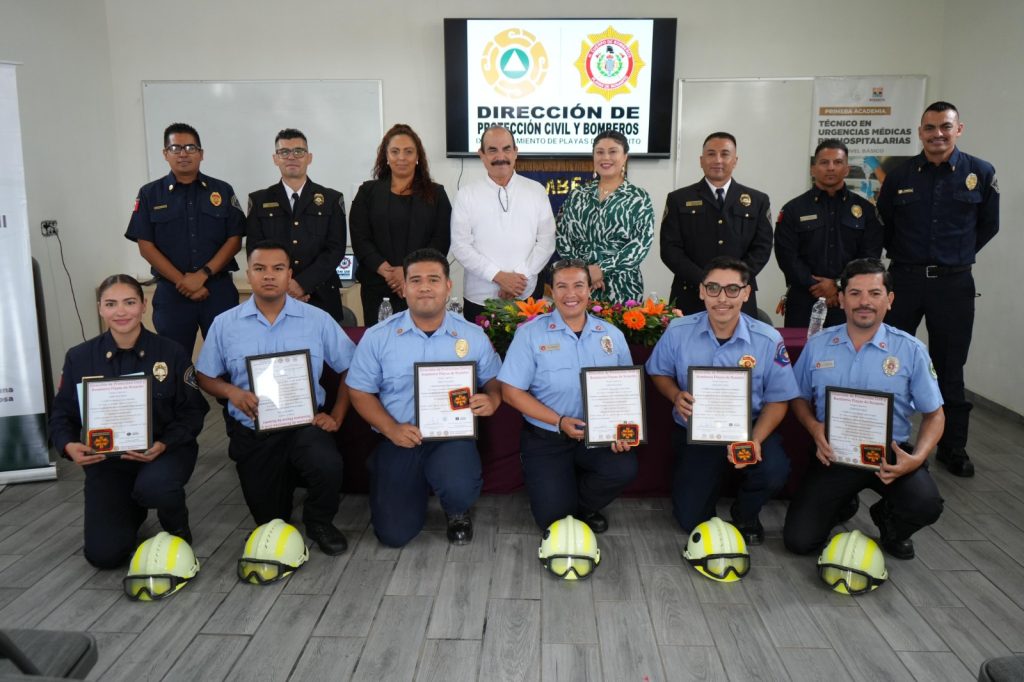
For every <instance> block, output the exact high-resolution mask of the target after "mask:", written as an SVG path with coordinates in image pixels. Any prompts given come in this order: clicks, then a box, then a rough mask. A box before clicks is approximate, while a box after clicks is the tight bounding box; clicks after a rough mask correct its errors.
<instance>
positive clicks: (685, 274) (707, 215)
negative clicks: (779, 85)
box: [661, 132, 772, 317]
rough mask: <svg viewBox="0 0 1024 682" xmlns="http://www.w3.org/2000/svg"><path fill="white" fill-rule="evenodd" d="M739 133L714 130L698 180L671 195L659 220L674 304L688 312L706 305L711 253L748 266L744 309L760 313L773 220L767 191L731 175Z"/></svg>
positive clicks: (663, 256) (663, 252)
mask: <svg viewBox="0 0 1024 682" xmlns="http://www.w3.org/2000/svg"><path fill="white" fill-rule="evenodd" d="M737 161H739V157H738V156H736V138H735V137H733V136H732V135H731V134H730V133H722V132H718V133H711V134H710V135H708V136H707V138H706V139H705V140H704V146H703V149H702V151H701V156H700V167H701V169H703V171H704V177H703V178H702V179H701V180H700V181H699V182H697V183H696V184H693V185H690V186H688V187H683V188H682V189H677V190H676V191H674V192H672V193H670V194H669V195H668V199H667V200H666V202H665V214H664V216H663V217H662V219H661V260H662V261H664V263H665V265H667V266H668V269H669V270H671V271H672V274H673V278H672V294H671V296H670V298H672V299H674V300H675V302H676V307H678V308H679V309H681V310H682V311H683V312H684V313H686V314H687V315H690V314H692V313H699V312H703V311H704V310H705V308H704V302H703V301H702V300H701V298H700V284H701V281H702V278H703V277H704V270H705V268H706V267H707V264H708V263H709V262H710V261H711V259H712V258H715V257H716V256H730V257H732V258H738V259H739V260H741V261H743V262H744V263H746V265H747V268H749V270H750V276H751V279H750V297H749V298H748V299H747V301H746V303H744V304H743V312H745V313H746V314H748V315H750V316H752V317H757V297H756V296H755V294H754V292H755V290H756V289H757V283H756V281H755V280H754V276H755V275H756V274H757V273H759V272H761V270H762V268H764V266H765V264H767V263H768V259H770V258H771V257H772V222H771V208H770V207H769V206H768V195H767V194H765V193H764V192H758V191H757V190H756V189H751V188H750V187H744V186H743V185H741V184H739V183H738V182H734V181H733V179H732V172H733V170H735V168H736V162H737Z"/></svg>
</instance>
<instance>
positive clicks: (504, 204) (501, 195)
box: [498, 187, 509, 213]
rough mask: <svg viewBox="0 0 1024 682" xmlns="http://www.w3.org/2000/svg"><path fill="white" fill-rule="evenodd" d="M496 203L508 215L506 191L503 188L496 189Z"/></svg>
mask: <svg viewBox="0 0 1024 682" xmlns="http://www.w3.org/2000/svg"><path fill="white" fill-rule="evenodd" d="M498 203H499V204H501V210H502V211H504V212H505V213H508V206H509V203H508V190H507V189H505V188H504V187H498Z"/></svg>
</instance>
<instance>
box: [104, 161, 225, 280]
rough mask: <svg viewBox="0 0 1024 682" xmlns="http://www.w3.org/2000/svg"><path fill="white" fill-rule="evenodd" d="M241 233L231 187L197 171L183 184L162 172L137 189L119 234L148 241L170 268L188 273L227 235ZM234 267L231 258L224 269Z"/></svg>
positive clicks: (154, 270) (215, 249) (169, 174)
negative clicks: (130, 213)
mask: <svg viewBox="0 0 1024 682" xmlns="http://www.w3.org/2000/svg"><path fill="white" fill-rule="evenodd" d="M244 234H245V214H243V213H242V208H241V206H239V204H238V198H237V197H235V190H233V189H231V185H229V184H228V183H226V182H224V181H223V180H218V179H217V178H211V177H210V176H208V175H203V174H202V173H200V174H199V175H198V176H196V179H195V180H194V181H192V182H190V183H189V184H187V185H185V184H181V183H179V182H178V181H177V179H175V177H174V173H168V175H167V176H166V177H164V178H161V179H160V180H154V181H153V182H151V183H149V184H147V185H143V186H142V189H140V190H139V196H138V198H137V199H136V200H135V210H134V211H133V212H132V217H131V220H129V221H128V229H127V230H126V231H125V233H124V236H125V237H127V238H128V239H130V240H132V241H133V242H137V241H139V240H140V239H143V240H145V241H148V242H153V243H154V244H155V245H156V248H157V249H159V250H160V253H162V254H163V255H164V256H166V257H167V259H168V260H169V261H171V264H173V265H174V267H176V268H177V269H178V270H180V271H181V272H183V273H189V272H198V271H199V270H201V269H202V267H203V266H204V265H206V264H207V263H208V262H209V261H210V259H211V258H213V256H214V255H215V254H216V253H217V251H219V250H220V247H222V246H224V242H226V241H227V240H228V238H230V237H241V236H243V235H244ZM237 269H238V263H236V262H235V259H234V258H232V259H231V260H230V261H228V264H227V266H226V267H225V268H224V271H225V272H231V271H233V270H237ZM150 271H151V272H152V273H153V274H154V275H158V274H159V273H158V272H157V271H156V268H151V270H150Z"/></svg>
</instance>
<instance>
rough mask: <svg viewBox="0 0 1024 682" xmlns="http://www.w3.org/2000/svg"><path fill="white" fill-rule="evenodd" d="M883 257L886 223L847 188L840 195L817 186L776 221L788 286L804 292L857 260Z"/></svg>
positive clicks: (777, 254)
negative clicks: (818, 280) (879, 220)
mask: <svg viewBox="0 0 1024 682" xmlns="http://www.w3.org/2000/svg"><path fill="white" fill-rule="evenodd" d="M881 255H882V224H881V223H880V222H878V214H877V212H876V211H875V207H874V205H873V204H872V203H871V202H870V201H868V200H867V199H865V198H864V197H862V196H860V195H859V194H856V193H855V192H851V191H850V190H848V189H846V188H845V187H844V188H842V189H840V190H839V191H838V192H836V193H835V194H834V195H832V196H829V193H828V192H826V191H825V190H823V189H820V188H818V187H812V188H811V189H809V190H808V191H806V192H804V193H803V194H801V195H800V196H798V197H796V198H795V199H792V200H790V201H789V202H788V203H787V204H786V205H785V206H783V207H782V211H781V212H780V213H779V220H778V222H776V223H775V258H776V260H778V262H779V268H780V269H781V270H782V272H783V274H784V275H786V284H788V285H790V286H796V287H802V288H804V289H806V288H809V287H812V286H814V285H815V284H816V283H817V281H816V280H814V279H813V278H812V277H811V275H817V276H818V277H830V278H832V279H835V278H836V277H838V276H839V275H840V273H842V271H843V268H844V267H846V264H847V263H849V262H850V261H851V260H854V259H855V258H878V257H879V256H881Z"/></svg>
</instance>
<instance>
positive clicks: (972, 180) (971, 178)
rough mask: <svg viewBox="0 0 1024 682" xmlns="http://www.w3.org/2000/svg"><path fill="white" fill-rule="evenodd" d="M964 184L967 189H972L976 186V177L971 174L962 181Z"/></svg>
mask: <svg viewBox="0 0 1024 682" xmlns="http://www.w3.org/2000/svg"><path fill="white" fill-rule="evenodd" d="M964 184H965V185H967V189H974V188H975V187H977V186H978V176H977V175H975V174H974V173H971V174H970V175H968V176H967V179H966V180H964Z"/></svg>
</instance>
